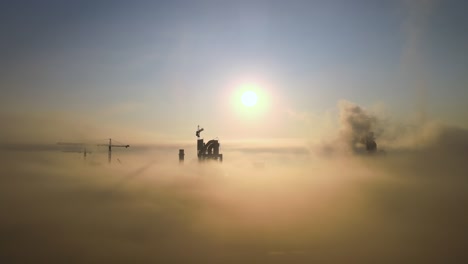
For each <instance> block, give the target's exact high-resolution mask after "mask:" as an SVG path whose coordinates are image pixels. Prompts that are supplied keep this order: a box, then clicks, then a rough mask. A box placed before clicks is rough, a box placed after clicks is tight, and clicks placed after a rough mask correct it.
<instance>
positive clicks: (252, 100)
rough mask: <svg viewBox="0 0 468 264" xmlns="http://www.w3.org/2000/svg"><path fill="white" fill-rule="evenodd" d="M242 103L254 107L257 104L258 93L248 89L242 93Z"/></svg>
mask: <svg viewBox="0 0 468 264" xmlns="http://www.w3.org/2000/svg"><path fill="white" fill-rule="evenodd" d="M241 100H242V103H243V104H244V105H245V106H247V107H252V106H254V105H255V104H257V100H258V98H257V94H256V93H255V92H253V91H246V92H244V93H243V94H242V98H241Z"/></svg>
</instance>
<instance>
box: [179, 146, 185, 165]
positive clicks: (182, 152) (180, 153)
mask: <svg viewBox="0 0 468 264" xmlns="http://www.w3.org/2000/svg"><path fill="white" fill-rule="evenodd" d="M184 156H185V153H184V150H183V149H179V163H183V162H184Z"/></svg>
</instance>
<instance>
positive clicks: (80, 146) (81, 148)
mask: <svg viewBox="0 0 468 264" xmlns="http://www.w3.org/2000/svg"><path fill="white" fill-rule="evenodd" d="M57 145H62V146H66V147H67V149H66V150H62V152H72V153H83V159H84V160H86V155H87V154H88V153H91V152H90V151H88V150H86V144H84V143H75V142H58V143H57Z"/></svg>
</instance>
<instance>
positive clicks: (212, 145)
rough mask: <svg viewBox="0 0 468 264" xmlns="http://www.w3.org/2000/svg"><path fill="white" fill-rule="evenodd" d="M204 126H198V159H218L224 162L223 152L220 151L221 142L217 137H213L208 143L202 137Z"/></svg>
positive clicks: (196, 133)
mask: <svg viewBox="0 0 468 264" xmlns="http://www.w3.org/2000/svg"><path fill="white" fill-rule="evenodd" d="M203 130H204V129H203V128H200V126H198V129H197V131H196V132H195V135H196V136H197V138H198V139H197V156H198V161H204V160H216V161H220V162H223V154H220V153H219V146H220V144H219V142H218V140H217V139H212V140H210V141H208V142H207V143H206V144H205V142H204V141H203V138H200V133H201V132H202V131H203Z"/></svg>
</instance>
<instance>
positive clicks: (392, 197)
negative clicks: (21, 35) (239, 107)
mask: <svg viewBox="0 0 468 264" xmlns="http://www.w3.org/2000/svg"><path fill="white" fill-rule="evenodd" d="M345 109H348V110H349V111H350V112H346V113H348V114H351V115H350V116H351V120H353V121H352V122H351V123H350V121H349V120H350V119H347V118H344V119H343V120H344V122H345V124H348V125H350V126H349V127H347V128H349V129H350V130H349V131H350V132H353V133H354V132H356V131H366V130H367V128H368V127H367V125H363V124H361V121H363V120H366V119H361V118H360V116H361V115H365V110H364V109H363V108H361V107H359V108H356V107H355V106H352V107H351V105H347V106H346V107H345ZM355 115H357V116H359V118H357V116H355ZM376 118H377V120H378V117H376ZM356 120H357V121H356ZM358 121H359V122H358ZM353 122H357V123H358V124H359V125H357V126H351V124H352V123H353ZM364 123H365V122H364ZM426 129H427V131H431V132H425V133H427V135H428V136H427V140H426V141H425V143H424V145H423V147H421V148H412V149H411V151H408V150H405V151H400V152H398V151H397V150H395V151H388V153H387V155H385V156H375V157H372V156H360V155H344V156H340V155H334V156H331V157H329V158H322V157H321V156H313V155H305V156H303V157H302V158H300V159H299V158H292V157H291V156H289V154H288V153H287V152H282V151H279V152H275V151H273V152H275V154H274V155H275V156H276V157H277V158H273V157H272V156H271V154H270V153H268V152H264V151H263V150H262V151H258V150H257V151H251V152H249V151H241V150H239V149H235V148H233V149H229V148H223V142H221V143H222V147H221V148H222V149H221V151H222V152H224V155H225V161H224V163H223V164H217V163H205V164H198V163H197V162H193V163H192V162H190V160H189V159H187V160H186V162H185V164H184V165H182V166H180V165H179V164H178V160H177V149H175V150H174V152H173V155H170V154H169V153H170V151H171V149H170V148H169V147H168V148H167V149H164V151H153V150H151V149H144V150H145V151H134V152H122V153H121V154H120V155H121V156H120V158H121V160H122V164H117V163H115V164H113V165H111V166H109V165H107V164H106V163H105V155H103V156H102V157H97V160H98V161H99V160H100V161H101V163H95V162H91V161H92V160H88V161H87V162H84V161H83V160H82V159H81V158H80V157H78V156H72V155H63V153H60V152H52V151H41V152H18V151H13V152H12V151H5V150H3V151H0V160H1V161H2V166H1V168H2V174H1V175H2V176H1V177H0V195H1V199H0V212H1V215H2V217H1V218H0V232H1V233H2V237H1V238H0V261H1V262H3V263H25V262H26V263H27V262H35V263H37V262H48V263H63V262H77V263H83V262H86V263H89V262H99V263H103V262H112V263H120V262H122V263H128V262H139V263H154V262H177V263H181V262H204V263H213V262H215V263H220V262H222V263H239V262H242V263H259V262H260V263H310V262H320V263H324V262H325V263H343V262H347V261H351V262H359V263H371V262H373V261H375V259H379V260H381V261H383V262H403V263H427V262H431V261H435V262H439V261H440V262H443V261H447V260H449V261H451V260H454V261H455V260H456V261H461V262H463V260H465V259H466V254H465V247H464V245H466V242H467V241H466V238H465V236H464V234H465V233H466V232H467V231H468V226H467V225H466V222H467V219H468V215H467V213H466V212H465V211H466V210H464V208H465V207H466V204H467V203H468V195H467V193H466V191H465V190H466V188H467V187H468V178H467V177H466V175H468V167H467V166H466V164H465V163H466V157H467V155H468V153H467V152H466V149H467V148H466V147H467V146H468V144H467V142H468V141H467V140H468V133H467V131H465V130H463V129H457V128H446V127H443V126H436V125H434V127H432V128H429V127H428V128H426ZM338 135H339V133H338ZM383 135H384V134H382V136H383ZM228 145H229V144H228ZM291 145H292V144H291ZM283 146H284V147H286V146H287V144H284V145H283ZM174 147H175V146H174ZM256 148H258V146H254V149H256ZM186 152H187V156H190V155H192V153H191V151H189V150H187V151H186ZM192 156H193V155H192ZM99 158H102V159H99ZM255 160H262V161H265V163H264V165H265V166H263V168H262V169H261V170H258V169H255V168H254V167H252V161H255Z"/></svg>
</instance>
